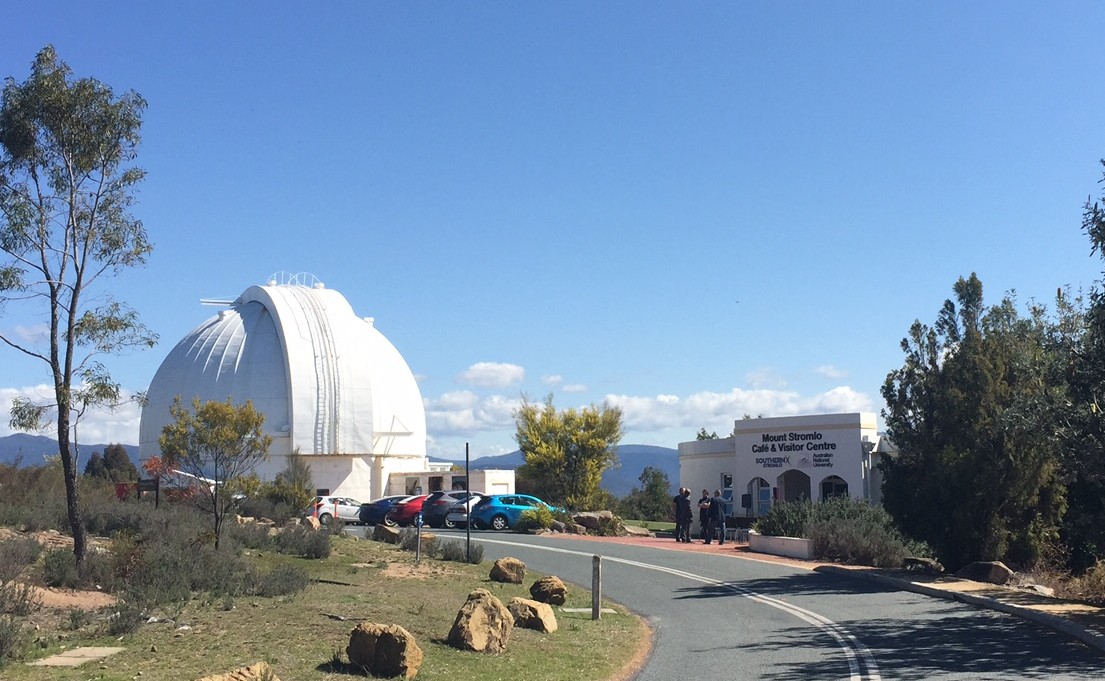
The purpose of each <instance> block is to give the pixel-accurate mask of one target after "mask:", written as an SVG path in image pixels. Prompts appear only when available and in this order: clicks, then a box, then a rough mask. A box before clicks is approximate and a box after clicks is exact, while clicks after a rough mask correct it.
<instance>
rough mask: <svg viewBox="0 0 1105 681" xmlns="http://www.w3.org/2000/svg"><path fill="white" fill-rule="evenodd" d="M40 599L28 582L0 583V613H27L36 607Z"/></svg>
mask: <svg viewBox="0 0 1105 681" xmlns="http://www.w3.org/2000/svg"><path fill="white" fill-rule="evenodd" d="M39 603H40V599H39V597H38V594H37V593H36V592H35V589H34V587H33V586H31V585H30V584H21V583H19V582H5V583H4V584H0V613H5V614H10V615H29V614H31V613H32V612H34V611H35V609H37V608H38V606H39Z"/></svg>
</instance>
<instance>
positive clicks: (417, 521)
mask: <svg viewBox="0 0 1105 681" xmlns="http://www.w3.org/2000/svg"><path fill="white" fill-rule="evenodd" d="M414 525H415V527H417V528H418V529H417V533H418V534H417V536H416V538H415V542H414V562H415V563H420V562H422V511H419V512H418V515H416V516H415V517H414Z"/></svg>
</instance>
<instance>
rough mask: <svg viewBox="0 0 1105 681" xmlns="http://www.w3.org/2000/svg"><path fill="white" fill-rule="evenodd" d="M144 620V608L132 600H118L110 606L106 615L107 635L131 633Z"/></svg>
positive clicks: (136, 629)
mask: <svg viewBox="0 0 1105 681" xmlns="http://www.w3.org/2000/svg"><path fill="white" fill-rule="evenodd" d="M145 621H146V615H145V609H144V608H143V607H142V605H141V604H140V603H139V602H137V601H134V600H130V599H128V600H123V601H119V602H118V603H116V604H115V605H113V606H111V610H110V611H109V613H108V617H107V633H108V635H109V636H122V635H124V634H133V633H134V632H136V631H138V628H139V627H141V626H142V624H143V623H144V622H145Z"/></svg>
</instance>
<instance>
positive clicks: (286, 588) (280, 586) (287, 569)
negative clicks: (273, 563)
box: [253, 565, 310, 598]
mask: <svg viewBox="0 0 1105 681" xmlns="http://www.w3.org/2000/svg"><path fill="white" fill-rule="evenodd" d="M309 583H310V580H309V579H308V577H307V571H306V570H304V569H303V568H301V567H297V566H294V565H280V566H277V567H275V568H273V569H272V570H271V571H269V572H267V573H265V574H263V575H261V576H260V577H259V578H258V579H257V582H256V584H255V586H254V589H253V594H254V595H255V596H262V597H265V598H272V597H274V596H291V595H294V594H297V593H300V592H302V591H303V590H304V589H306V588H307V585H308V584H309Z"/></svg>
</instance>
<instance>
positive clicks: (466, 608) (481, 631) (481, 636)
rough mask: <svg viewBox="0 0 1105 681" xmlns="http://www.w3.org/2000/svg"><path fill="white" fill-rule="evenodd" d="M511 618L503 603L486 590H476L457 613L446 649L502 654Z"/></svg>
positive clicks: (509, 630)
mask: <svg viewBox="0 0 1105 681" xmlns="http://www.w3.org/2000/svg"><path fill="white" fill-rule="evenodd" d="M513 629H514V616H513V615H511V614H510V611H509V610H507V609H506V606H504V605H503V602H502V601H500V600H499V599H498V598H496V597H495V596H494V595H492V593H491V592H490V591H488V590H487V589H476V590H475V591H473V592H472V593H470V594H468V600H467V601H465V603H464V605H463V606H461V608H460V611H459V612H457V618H456V620H454V621H453V628H452V629H450V630H449V638H448V639H447V640H448V643H449V645H451V646H453V647H454V648H460V649H461V650H474V651H476V652H477V653H501V652H502V651H504V650H506V644H507V642H508V641H509V640H510V632H511V631H513Z"/></svg>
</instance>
